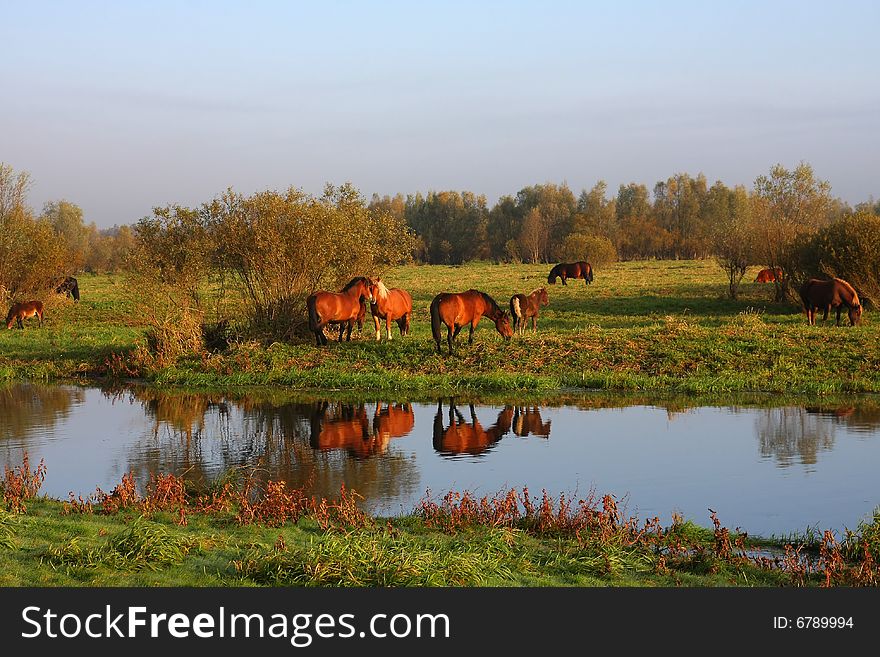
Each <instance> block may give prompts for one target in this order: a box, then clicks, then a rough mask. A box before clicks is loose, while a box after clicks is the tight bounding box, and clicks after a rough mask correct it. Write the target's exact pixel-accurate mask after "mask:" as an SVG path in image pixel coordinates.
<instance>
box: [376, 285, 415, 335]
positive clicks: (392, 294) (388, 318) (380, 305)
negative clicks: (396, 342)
mask: <svg viewBox="0 0 880 657" xmlns="http://www.w3.org/2000/svg"><path fill="white" fill-rule="evenodd" d="M370 293H371V294H372V295H373V303H371V304H370V312H371V313H372V314H373V323H374V324H375V325H376V340H381V339H382V334H381V333H380V331H379V320H380V319H384V320H385V334H386V335H387V336H388V339H389V340H390V339H391V322H392V321H395V322H397V325H398V326H399V327H400V335H401V336H404V335H409V323H410V320H411V319H412V297H411V296H410V295H409V292H407V291H406V290H401V289H400V288H397V287H393V288H391V289H388V288H387V287H385V283H383V282H382V279H381V278H377V279H376V280H371V281H370Z"/></svg>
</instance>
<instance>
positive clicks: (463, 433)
mask: <svg viewBox="0 0 880 657" xmlns="http://www.w3.org/2000/svg"><path fill="white" fill-rule="evenodd" d="M470 409H471V422H470V424H469V423H468V422H467V421H466V420H465V419H464V415H462V414H461V411H459V410H458V409H457V408H456V407H455V402H454V401H453V400H451V399H450V400H449V426H448V427H444V426H443V400H440V401H439V402H438V403H437V414H436V415H435V416H434V436H433V438H434V440H433V442H434V449H435V450H437V451H438V452H440V453H441V454H446V455H455V454H470V455H472V456H477V455H478V454H482V453H483V452H485V451H486V450H487V449H489V448H491V447H492V446H493V445H494V444H495V443H497V442H498V441H499V440H501V438H503V437H504V436H506V435H507V433H508V432H509V431H510V424H511V421H512V418H513V407H511V406H505V407H504V408H503V409H502V410H501V412H500V413H498V419H497V420H496V421H495V424H493V425H492V426H491V427H489V428H488V429H484V428H483V426H482V425H481V424H480V421H479V420H478V419H477V414H476V413H475V412H474V405H473V404H470Z"/></svg>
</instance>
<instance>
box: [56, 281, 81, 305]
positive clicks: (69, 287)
mask: <svg viewBox="0 0 880 657" xmlns="http://www.w3.org/2000/svg"><path fill="white" fill-rule="evenodd" d="M55 294H66V295H67V298H68V299H69V298H70V297H73V300H74V301H79V282H78V281H77V280H76V279H75V278H74V277H73V276H68V277H66V278H65V279H64V280H63V281H61V282H60V283H58V285H56V286H55Z"/></svg>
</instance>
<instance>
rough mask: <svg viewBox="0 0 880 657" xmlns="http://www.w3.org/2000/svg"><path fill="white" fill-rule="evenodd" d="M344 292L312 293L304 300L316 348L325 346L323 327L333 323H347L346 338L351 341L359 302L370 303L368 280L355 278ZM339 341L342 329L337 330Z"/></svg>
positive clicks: (371, 298)
mask: <svg viewBox="0 0 880 657" xmlns="http://www.w3.org/2000/svg"><path fill="white" fill-rule="evenodd" d="M349 285H350V287H347V289H345V291H344V292H323V291H322V292H313V293H312V294H310V295H309V298H308V299H306V309H307V310H308V313H309V329H310V330H311V331H312V332H313V333H314V334H315V341H316V342H317V343H318V346H321V345H323V344H327V336H325V335H324V327H325V326H327V324H331V323H334V322H347V323H348V337H347V338H346V339H347V340H351V329H352V327H354V323H355V322H356V321H357V318H358V315H359V314H360V312H361V300H362V299H366V300H367V301H370V302H372V301H373V297H372V295H371V294H370V287H369V279H366V278H356V279H354V280H353V281H352V282H351V283H350V284H349ZM339 341H340V342H342V327H340V330H339Z"/></svg>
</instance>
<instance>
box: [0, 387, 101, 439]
mask: <svg viewBox="0 0 880 657" xmlns="http://www.w3.org/2000/svg"><path fill="white" fill-rule="evenodd" d="M84 398H85V392H84V391H83V390H82V389H80V388H64V387H61V386H43V385H6V386H0V439H17V440H21V439H24V438H26V437H27V436H29V435H31V434H32V433H34V432H37V431H40V432H49V433H51V432H52V430H53V429H54V428H55V427H56V426H57V425H58V424H59V423H61V422H63V421H64V419H65V418H67V417H68V416H69V415H70V411H71V409H72V408H73V407H74V406H75V405H77V404H81V403H82V401H83V399H84Z"/></svg>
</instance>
